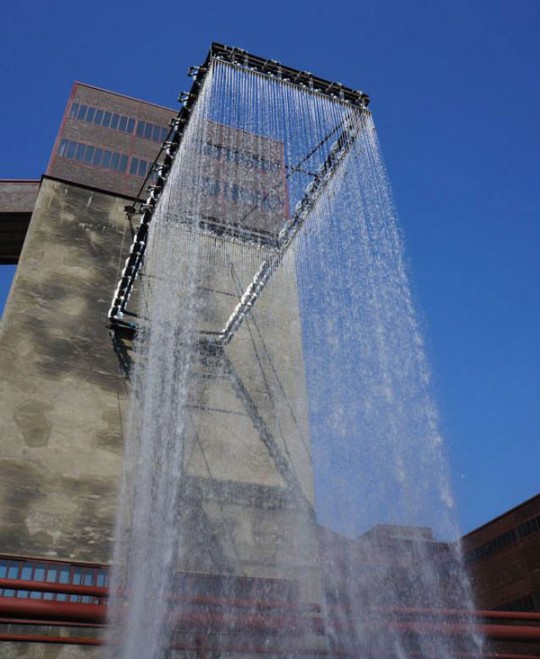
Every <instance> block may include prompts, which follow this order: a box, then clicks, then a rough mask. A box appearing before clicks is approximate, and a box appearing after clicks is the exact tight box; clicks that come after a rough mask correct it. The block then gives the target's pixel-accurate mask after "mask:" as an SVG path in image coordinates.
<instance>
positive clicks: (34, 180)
mask: <svg viewBox="0 0 540 659" xmlns="http://www.w3.org/2000/svg"><path fill="white" fill-rule="evenodd" d="M0 183H28V184H31V185H35V184H36V183H41V178H1V177H0Z"/></svg>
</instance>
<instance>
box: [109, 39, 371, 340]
mask: <svg viewBox="0 0 540 659" xmlns="http://www.w3.org/2000/svg"><path fill="white" fill-rule="evenodd" d="M212 61H224V62H227V63H228V64H230V65H232V66H237V67H239V68H242V69H245V70H248V71H254V72H256V73H258V74H260V75H264V76H268V77H271V78H275V79H277V80H279V81H280V82H287V83H290V84H293V85H298V86H300V87H302V89H304V90H306V91H307V92H311V93H314V94H322V95H324V96H327V97H329V98H332V99H334V100H337V101H339V102H341V103H345V104H350V105H351V110H352V109H353V107H354V108H355V109H356V110H361V111H362V110H363V111H365V110H367V107H368V104H369V96H368V95H367V94H364V93H363V92H361V91H357V90H354V89H351V88H349V87H345V86H343V85H341V84H340V83H336V82H330V81H328V80H325V79H323V78H318V77H316V76H313V75H312V74H311V73H307V72H303V71H299V70H297V69H293V68H290V67H287V66H284V65H282V64H280V63H279V62H276V61H275V60H269V59H264V58H262V57H259V56H257V55H252V54H250V53H247V52H246V51H245V50H242V49H240V48H233V47H230V46H224V45H223V44H219V43H213V44H212V46H211V48H210V51H209V53H208V55H207V57H206V59H205V61H204V63H203V64H202V66H199V67H191V68H190V69H189V71H188V75H189V76H190V77H192V78H193V84H192V86H191V89H190V91H189V92H188V93H182V94H180V96H179V99H178V100H179V102H180V103H182V107H181V109H180V111H179V112H178V115H177V116H176V117H175V118H174V119H173V120H172V121H171V126H170V131H169V134H168V136H167V140H166V141H165V142H164V143H163V146H162V148H161V149H160V151H159V153H158V155H157V157H156V160H155V161H154V163H153V166H152V168H151V170H150V172H149V174H148V176H147V178H146V179H145V181H144V183H143V186H142V188H141V193H142V192H143V191H144V188H145V186H146V185H147V183H148V180H149V178H150V176H151V175H152V174H154V175H155V182H154V183H153V184H152V185H150V186H148V188H147V191H148V196H147V198H146V201H145V202H144V203H142V204H141V203H140V202H137V203H138V204H139V206H138V208H137V206H135V205H134V206H128V207H126V214H127V215H128V216H129V217H131V216H132V215H135V214H136V213H139V214H140V215H141V219H140V222H139V226H138V228H137V230H136V232H135V236H134V239H133V242H132V244H131V247H130V251H129V255H128V257H127V259H126V262H125V265H124V268H123V270H122V274H121V276H120V279H119V281H118V284H117V286H116V290H115V293H114V297H113V300H112V304H111V307H110V309H109V313H108V326H109V328H110V330H111V333H112V335H113V339H115V340H116V339H118V338H132V337H133V335H134V334H135V332H136V330H137V326H136V324H135V323H134V322H132V321H129V320H126V319H125V318H124V315H128V316H129V315H131V316H132V315H133V314H130V313H129V312H127V311H126V306H127V303H128V301H129V298H130V296H131V293H132V291H133V286H134V284H135V280H136V278H137V276H138V274H139V272H140V269H141V266H142V261H143V257H144V253H145V251H146V243H147V239H148V228H149V225H150V222H151V220H152V217H153V214H154V211H155V209H156V207H157V203H158V201H159V198H160V196H161V193H162V191H163V188H164V186H165V183H166V180H167V178H168V175H169V172H170V170H171V167H172V164H173V161H174V158H175V156H176V153H177V151H178V148H179V146H180V143H181V141H182V138H183V135H184V132H185V129H186V126H187V125H188V123H189V119H190V116H191V112H192V110H193V107H194V105H195V103H196V102H197V99H198V96H199V93H200V90H201V88H202V85H203V82H204V78H205V76H206V73H207V72H208V70H209V68H210V66H211V64H212ZM355 137H356V136H355V134H354V130H353V129H352V126H351V124H350V123H348V122H344V124H343V126H342V127H341V131H340V134H339V136H338V137H337V140H336V142H335V143H334V145H333V146H332V149H331V151H330V155H329V156H328V158H327V159H326V161H325V162H324V163H323V165H322V167H321V169H320V170H319V172H317V173H316V174H315V175H314V180H313V181H312V182H311V183H310V184H309V185H308V187H307V188H306V191H305V194H304V197H303V198H302V200H301V201H300V202H299V204H298V205H297V208H296V210H295V213H294V215H293V217H292V218H291V219H290V220H289V221H288V222H287V223H286V225H285V226H284V228H283V229H282V231H281V232H280V235H279V237H278V241H277V243H276V245H275V248H276V254H275V255H274V256H273V257H271V258H270V259H266V260H265V261H264V262H263V264H262V266H261V269H260V270H259V272H258V273H257V274H256V276H255V278H254V280H253V282H252V283H251V284H250V286H249V287H248V288H247V289H246V291H245V293H244V295H243V296H242V297H241V300H240V302H239V304H238V305H237V308H236V309H235V311H234V312H233V315H232V316H231V318H230V319H229V321H228V322H227V324H226V326H225V328H224V329H223V332H222V335H221V336H220V338H218V339H216V343H217V344H218V346H219V347H223V346H224V345H226V344H227V343H229V342H230V340H231V338H232V336H233V335H234V333H235V332H236V330H237V329H238V327H239V326H240V325H241V324H242V321H243V318H244V317H245V315H246V314H247V313H248V312H249V310H250V309H251V307H252V306H253V304H254V303H255V301H256V299H257V298H258V297H259V294H260V292H261V290H262V288H264V286H265V285H266V283H267V281H268V279H269V278H270V276H271V274H272V273H273V272H274V270H275V269H276V267H277V266H278V265H279V263H280V261H281V258H282V256H283V254H284V252H285V251H286V249H287V248H288V246H289V245H290V243H291V242H292V239H293V238H294V236H295V235H296V233H297V232H298V230H299V228H300V226H301V225H302V223H303V220H304V219H305V217H306V215H307V214H308V212H309V210H311V208H312V207H313V206H314V205H315V203H316V201H317V199H318V198H319V196H320V194H321V192H322V190H323V189H324V188H325V187H326V184H327V183H328V181H329V180H330V178H331V177H332V176H333V173H334V171H335V168H336V167H337V166H338V165H339V163H340V162H341V160H342V159H343V156H344V155H345V153H346V152H347V151H348V149H349V147H350V145H351V143H352V141H353V140H354V139H355ZM160 159H162V161H161V162H159V161H160ZM139 196H142V194H140V195H139Z"/></svg>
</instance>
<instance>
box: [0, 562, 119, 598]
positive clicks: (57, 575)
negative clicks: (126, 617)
mask: <svg viewBox="0 0 540 659" xmlns="http://www.w3.org/2000/svg"><path fill="white" fill-rule="evenodd" d="M0 578H1V579H19V580H22V581H40V582H47V583H55V584H65V585H74V586H99V587H105V586H107V572H106V571H105V570H104V569H102V568H94V567H82V566H78V565H69V564H65V563H64V564H62V563H58V564H55V563H40V562H34V561H27V560H5V559H1V560H0ZM0 597H18V598H20V599H39V600H41V599H42V600H55V601H57V602H68V601H69V602H82V603H85V604H87V603H98V602H99V599H97V598H95V597H92V596H89V595H67V594H65V593H46V592H45V593H44V592H41V591H33V590H22V589H19V588H17V589H13V588H0Z"/></svg>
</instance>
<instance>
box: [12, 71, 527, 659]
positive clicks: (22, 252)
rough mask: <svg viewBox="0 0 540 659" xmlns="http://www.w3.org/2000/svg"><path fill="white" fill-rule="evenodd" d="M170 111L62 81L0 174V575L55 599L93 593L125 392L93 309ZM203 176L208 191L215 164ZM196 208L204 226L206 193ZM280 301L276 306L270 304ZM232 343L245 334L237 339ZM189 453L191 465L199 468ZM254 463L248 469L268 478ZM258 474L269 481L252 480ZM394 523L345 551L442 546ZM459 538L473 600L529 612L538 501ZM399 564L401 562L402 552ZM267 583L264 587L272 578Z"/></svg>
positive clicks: (308, 485) (104, 296)
mask: <svg viewBox="0 0 540 659" xmlns="http://www.w3.org/2000/svg"><path fill="white" fill-rule="evenodd" d="M175 114H176V113H175V111H174V110H172V109H168V108H163V107H160V106H156V105H153V104H150V103H145V102H142V101H137V100H135V99H131V98H128V97H125V96H122V95H119V94H116V93H113V92H109V91H105V90H101V89H98V88H96V87H92V86H89V85H84V84H81V83H75V84H74V86H73V89H72V92H71V95H70V98H69V101H68V104H67V106H66V110H65V113H64V116H63V118H62V122H61V127H60V130H59V133H58V136H57V138H56V140H55V143H54V146H53V150H52V153H51V158H50V161H49V164H48V167H47V170H46V173H45V175H44V176H43V177H42V179H41V182H38V181H0V238H1V244H0V259H1V262H2V263H11V264H14V263H18V269H17V272H16V276H15V279H14V282H13V286H12V292H11V295H10V299H9V303H8V305H7V307H6V309H5V312H4V316H3V319H2V327H1V332H2V333H1V338H0V360H1V361H0V387H1V392H2V393H1V400H0V420H1V426H2V434H1V438H0V442H1V447H2V448H1V456H0V552H1V554H2V556H3V558H1V559H0V580H2V579H9V578H11V579H18V580H24V579H27V580H29V581H37V582H39V581H47V582H49V583H51V584H54V583H58V584H75V585H80V584H82V585H86V586H88V587H89V588H95V589H97V590H95V591H92V592H90V591H88V594H87V595H82V594H79V595H74V594H72V595H68V594H66V593H65V592H62V593H61V595H58V596H57V595H54V596H51V597H55V598H56V600H57V601H59V602H62V601H67V598H68V597H71V598H77V597H78V598H83V597H87V598H89V599H88V600H83V599H79V600H76V599H71V600H70V601H72V602H74V601H78V602H84V601H94V600H92V598H96V597H97V594H96V593H98V589H100V588H104V587H105V585H106V579H107V574H106V568H105V566H106V564H107V563H108V562H109V560H110V556H111V543H112V536H113V528H114V517H115V511H116V496H117V488H118V475H119V473H120V467H121V462H122V451H123V442H124V439H125V438H124V429H125V416H126V404H127V394H128V385H127V383H126V379H125V372H124V370H123V369H122V365H121V362H119V360H118V359H117V356H116V355H115V352H114V349H113V345H112V343H111V337H110V333H109V330H108V329H107V326H106V318H107V312H108V309H109V306H110V302H111V295H112V292H113V290H114V287H115V284H116V282H117V279H118V273H119V268H120V264H121V260H122V259H123V258H125V254H126V251H127V247H128V243H129V241H130V240H131V227H130V223H129V220H128V218H127V217H126V214H125V208H126V206H130V205H132V204H133V203H134V202H135V201H136V200H137V199H138V198H139V199H140V198H141V197H144V195H145V186H146V185H147V184H149V183H151V179H152V177H153V176H154V175H155V172H154V171H153V169H152V163H154V161H155V160H156V158H158V157H159V154H160V151H161V148H162V143H163V142H164V141H165V140H166V139H167V136H168V133H169V124H170V121H171V119H172V118H173V117H174V116H175ZM212 131H213V132H216V133H217V132H219V130H218V128H217V127H211V131H210V132H212ZM246 139H247V138H246ZM213 141H214V144H213V146H212V145H211V146H210V147H209V148H211V150H212V154H211V156H212V162H213V163H214V165H215V162H216V158H217V159H218V160H219V161H220V162H221V161H223V163H222V164H223V166H225V167H226V166H227V160H228V159H230V158H231V157H232V156H230V155H228V154H227V153H225V142H226V138H224V137H223V136H221V137H220V138H219V139H218V138H217V137H216V138H215V139H214V140H213ZM273 148H274V147H273ZM274 150H275V154H276V155H275V156H274V157H273V158H272V159H271V161H269V163H267V164H264V163H262V162H258V163H257V165H258V166H260V167H263V166H267V167H270V166H272V167H275V168H278V167H279V166H280V164H279V163H280V156H279V148H278V146H276V147H275V149H274ZM216 153H217V156H216ZM237 157H238V156H237ZM211 178H212V181H213V182H212V181H210V182H209V185H210V186H214V187H215V188H216V194H217V193H218V192H217V187H219V175H213V176H212V177H211ZM255 192H256V191H255ZM219 194H222V195H223V194H225V192H224V191H223V190H221V189H220V190H219ZM226 194H227V195H229V197H230V198H228V200H227V203H237V202H238V198H239V197H240V196H242V195H252V194H254V191H253V189H250V188H249V185H247V186H246V185H245V183H244V188H242V189H240V187H239V186H237V189H236V190H232V189H231V190H227V192H226ZM285 195H286V186H283V189H281V190H279V194H278V195H276V199H275V200H274V201H272V203H276V204H283V203H284V202H283V198H284V197H285ZM268 203H270V202H268ZM207 211H208V212H207V215H208V218H207V220H208V221H209V222H210V223H211V222H212V204H211V203H210V202H209V205H208V208H207ZM268 217H269V216H268V215H266V214H265V213H264V212H263V213H262V214H261V215H260V216H258V217H257V216H255V217H253V218H252V221H253V222H254V223H255V225H256V226H255V225H254V230H257V231H258V232H259V233H260V234H261V236H262V237H263V238H264V237H267V236H268V235H271V234H272V231H273V227H271V226H269V224H268ZM30 218H31V219H30ZM231 297H234V296H233V295H232V293H231ZM280 304H281V305H282V306H286V302H285V301H284V300H281V301H280ZM217 306H218V305H216V309H217ZM266 313H268V314H271V313H272V309H271V308H270V307H268V309H266ZM291 313H292V312H291ZM291 322H292V321H291ZM296 338H297V337H293V339H294V340H296ZM246 346H247V339H246V343H245V344H242V346H241V347H242V349H243V348H246ZM239 349H240V348H239ZM246 349H247V348H246ZM238 360H239V363H241V364H242V361H241V359H240V356H238ZM232 434H233V430H232V429H231V436H232ZM208 436H209V437H211V433H210V434H209V435H208ZM257 450H258V449H257ZM253 455H255V450H254V451H253ZM214 457H215V463H216V465H218V466H220V468H222V469H225V471H226V470H227V469H229V471H230V470H232V471H234V470H235V469H243V468H244V466H243V464H242V460H248V458H249V456H248V457H246V456H245V455H244V456H242V455H239V459H238V462H237V463H236V464H234V465H223V464H221V465H220V464H219V455H218V456H214ZM293 457H294V456H293ZM199 458H200V459H199V462H200V463H201V464H200V465H199V464H198V463H197V464H195V463H194V464H195V467H196V468H197V469H199V470H200V471H201V474H199V473H198V472H197V474H196V475H197V477H201V475H203V476H204V474H203V473H202V472H203V471H204V469H203V467H204V464H203V459H202V457H200V456H199ZM258 459H259V458H258V456H255V457H254V458H253V460H252V463H251V464H247V463H246V464H247V466H246V469H248V468H249V469H252V468H253V464H256V462H257V460H258ZM295 459H296V458H295ZM297 459H298V461H299V462H300V461H301V459H302V458H301V457H299V458H297ZM248 462H249V460H248ZM263 467H264V474H262V475H261V479H264V478H268V470H267V469H266V466H265V465H263ZM197 469H195V471H197ZM300 471H301V470H300ZM305 471H306V473H304V474H302V478H303V482H302V486H303V487H304V489H305V490H306V491H307V492H308V496H309V497H312V487H313V486H312V482H311V474H310V473H308V472H309V469H308V470H305ZM229 477H230V474H229V475H228V476H227V479H228V478H229ZM227 479H225V478H223V479H222V480H223V481H224V482H225V481H226V480H227ZM270 480H271V479H270ZM275 480H276V482H278V481H279V478H278V476H277V475H276V476H275ZM216 482H217V481H216ZM261 482H262V481H261ZM269 485H274V483H273V482H269V483H266V482H264V486H265V487H268V486H269ZM255 486H256V484H255V483H251V484H249V486H246V498H251V499H253V498H256V495H257V492H256V487H255ZM231 515H232V513H231ZM268 516H269V515H268ZM260 520H263V521H264V519H263V518H262V517H260V518H259V520H258V521H257V523H258V524H259V525H260V526H264V524H262V522H261V521H260ZM255 526H256V523H255V522H254V523H253V528H255ZM270 526H271V525H270ZM263 531H264V530H263ZM263 531H261V532H263ZM394 531H395V533H394ZM394 531H392V529H391V528H385V529H379V531H378V532H375V533H374V534H372V536H370V538H364V539H359V540H360V542H359V543H358V547H359V549H358V550H357V549H354V551H355V552H357V554H358V557H359V558H358V561H359V562H360V561H361V558H362V549H361V545H362V543H363V542H364V543H365V542H373V541H374V538H375V540H377V542H381V538H382V539H383V540H384V541H385V542H386V545H385V546H387V547H389V549H388V551H389V552H391V551H392V547H395V548H397V549H396V551H399V552H400V554H401V558H402V560H403V547H404V546H406V547H408V548H411V549H410V555H411V557H413V556H414V544H415V542H429V543H430V544H432V545H433V547H434V551H437V552H439V553H440V554H441V555H443V556H444V555H446V550H445V548H444V547H443V546H442V545H441V543H435V542H434V541H433V538H432V537H431V536H430V534H429V532H427V534H426V532H424V531H423V532H421V533H420V532H418V533H409V535H407V534H406V537H402V536H403V534H404V533H405V531H404V530H403V529H395V530H394ZM271 532H272V529H270V532H269V535H271ZM250 533H251V529H250ZM396 533H397V534H398V536H399V537H398V538H397V540H396V538H394V536H395V534H396ZM400 534H401V535H400ZM247 535H249V533H248V534H247ZM375 536H377V537H375ZM319 540H320V538H319ZM336 542H337V541H336V539H334V538H330V536H329V535H328V534H326V535H324V537H323V538H322V544H323V546H324V545H327V553H328V556H331V555H332V553H333V552H334V553H335V552H336V547H337V546H338V545H339V543H337V544H336ZM463 546H464V549H465V552H466V556H467V560H468V564H469V570H470V574H471V578H472V583H473V588H474V591H475V596H476V604H477V607H478V608H480V609H505V610H515V611H539V612H540V563H539V556H540V497H536V498H534V499H531V500H530V501H528V502H525V503H524V504H522V506H519V507H518V508H516V509H514V510H512V511H510V512H509V513H507V514H506V515H503V516H501V517H500V518H497V519H496V520H493V521H492V522H489V523H488V524H486V525H484V526H483V527H481V528H480V529H477V530H476V531H473V532H471V533H469V534H467V535H466V536H465V537H464V538H463ZM257 547H258V551H259V553H260V555H261V556H262V555H263V554H264V553H265V552H266V553H267V554H268V555H270V554H271V553H272V547H271V546H270V545H268V544H265V543H264V542H261V538H254V539H253V542H252V545H250V547H249V548H247V549H246V553H248V552H252V553H253V551H254V550H255V549H257ZM340 551H341V549H340ZM347 551H348V552H350V551H351V549H350V546H349V547H348V548H347ZM269 560H270V559H269ZM411 561H412V559H411ZM400 568H401V571H402V572H403V573H404V572H406V570H407V568H408V564H407V563H406V562H405V563H404V564H403V565H401V566H400ZM347 576H348V575H344V577H343V578H344V579H346V578H347ZM186 583H187V582H186ZM283 583H284V582H282V583H281V586H280V582H278V581H275V582H273V586H272V587H273V588H274V589H277V590H278V589H279V587H282V588H285V586H284V585H283ZM188 587H189V584H188V585H187V586H186V588H188ZM267 588H271V587H270V586H267ZM248 590H249V587H248V586H246V592H247V591H248ZM277 590H276V592H277ZM14 592H15V591H14V590H13V589H9V588H6V585H5V583H4V584H3V586H2V587H1V588H0V595H2V596H3V597H12V596H13V593H14ZM21 592H23V591H21ZM45 595H47V593H43V592H41V594H40V595H39V596H38V595H36V599H40V598H41V599H46V598H45ZM26 597H29V595H28V592H27V594H26ZM58 597H63V598H65V599H64V600H61V599H58ZM21 598H23V596H21ZM96 601H97V600H96ZM0 618H1V616H0ZM0 624H2V623H1V622H0ZM66 656H67V655H66Z"/></svg>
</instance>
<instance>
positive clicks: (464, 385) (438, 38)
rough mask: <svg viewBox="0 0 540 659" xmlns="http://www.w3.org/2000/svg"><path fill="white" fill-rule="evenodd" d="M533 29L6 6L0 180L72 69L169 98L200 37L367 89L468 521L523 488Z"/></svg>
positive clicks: (532, 262)
mask: <svg viewBox="0 0 540 659" xmlns="http://www.w3.org/2000/svg"><path fill="white" fill-rule="evenodd" d="M539 28H540V3H539V2H538V1H537V0H505V1H503V0H476V1H472V0H455V1H454V2H448V1H447V0H407V1H403V0H369V1H368V0H354V1H353V0H348V1H344V0H334V1H333V2H327V3H322V2H319V1H318V0H311V1H310V2H306V1H304V0H299V1H295V0H288V1H287V2H284V1H283V0H277V1H274V2H272V3H269V4H264V3H253V2H245V1H244V0H242V1H235V0H231V1H229V2H224V1H221V2H218V1H211V2H204V1H202V0H200V1H199V2H193V3H190V4H188V3H185V2H181V1H179V0H176V2H171V1H170V0H163V1H162V2H160V3H159V4H156V5H152V4H151V3H147V2H146V3H141V2H138V1H137V0H130V1H129V2H127V1H124V0H118V1H115V0H109V1H108V2H105V1H103V0H94V1H93V2H86V1H84V0H79V1H78V2H73V1H70V2H67V1H64V0H51V1H50V2H47V3H44V2H42V1H37V0H27V1H26V2H24V3H11V4H10V6H9V8H8V9H5V10H4V12H3V17H2V23H1V25H0V49H1V52H2V62H3V66H2V70H1V72H0V80H1V89H2V91H3V98H4V102H3V103H2V104H1V105H0V115H1V120H0V125H1V127H2V128H1V130H2V149H1V150H0V178H38V177H39V176H40V175H41V173H42V172H43V171H44V169H45V168H46V165H47V160H48V156H49V153H50V150H51V148H52V144H53V141H54V137H55V134H56V131H57V129H58V126H59V122H60V118H61V115H62V112H63V108H64V106H65V103H66V100H67V96H68V93H69V90H70V87H71V84H72V82H73V81H74V80H80V81H83V82H87V83H90V84H94V85H97V86H101V87H105V88H108V89H112V90H115V91H119V92H122V93H125V94H128V95H131V96H135V97H139V98H143V99H146V100H150V101H153V102H156V103H160V104H163V105H170V106H172V107H175V106H176V97H177V94H178V92H179V91H182V90H185V89H187V88H189V79H188V78H186V76H185V71H186V69H187V67H188V66H189V65H192V64H198V63H200V62H201V61H202V60H203V59H204V56H205V54H206V51H207V49H208V46H209V44H210V42H211V41H213V40H215V41H221V42H223V43H227V44H230V45H236V46H240V47H242V48H245V49H246V50H249V51H251V52H254V53H256V54H261V55H263V56H268V57H269V58H272V59H277V60H280V61H282V62H284V63H286V64H288V65H290V66H293V67H296V68H299V69H303V70H308V71H311V72H313V73H315V74H317V75H319V76H321V77H326V78H329V79H331V80H338V81H340V82H343V83H344V84H347V85H349V86H351V87H355V88H359V89H362V90H364V91H366V92H368V93H369V94H370V95H371V97H372V110H373V113H374V118H375V121H376V124H377V127H378V130H379V137H380V140H381V144H382V148H383V152H384V156H385V160H386V164H387V168H388V171H389V175H390V179H391V182H392V185H393V189H394V195H395V201H396V206H397V210H398V214H399V216H400V219H401V225H402V228H403V230H404V233H405V238H406V244H407V248H408V256H409V260H410V264H411V272H412V280H413V285H414V290H415V296H416V299H417V302H418V307H419V310H420V314H421V317H422V320H423V325H424V328H425V332H426V336H427V342H428V346H429V356H430V359H431V363H432V366H433V371H434V374H435V383H436V384H435V386H436V396H437V399H438V402H439V405H440V409H441V415H442V428H443V433H444V436H445V438H446V441H447V446H448V452H449V456H450V460H451V464H452V469H453V473H454V483H455V490H456V496H457V500H458V505H459V509H460V517H461V522H462V527H463V530H464V531H468V530H471V529H472V528H474V527H476V526H478V525H480V524H482V523H484V522H486V521H488V520H489V519H490V518H492V517H494V516H496V515H498V514H501V513H502V512H504V511H505V510H507V509H508V508H510V507H512V506H514V505H517V504H518V503H520V502H521V501H523V500H524V499H526V498H528V497H530V496H533V495H534V494H536V493H537V492H538V491H539V489H540V488H539V475H538V474H539V466H540V405H539V401H538V398H539V392H540V368H539V366H540V364H539V362H540V359H539V357H540V341H539V336H538V335H539V332H538V327H539V326H540V322H539V321H540V304H539V302H540V299H539V298H540V294H539V282H540V259H539V258H538V254H537V252H538V250H539V247H540V228H539V222H538V220H539V218H538V215H539V210H540V209H539V206H540V204H539V196H540V194H539V189H540V186H539V181H540V171H539V170H540V165H539V158H538V153H539V152H540V129H539V123H540V122H539V121H538V118H539V116H540V112H539V101H540V92H539V85H538V70H539V64H540V40H539V39H538V34H539ZM0 278H1V279H3V280H4V281H5V280H6V279H7V272H6V271H5V270H4V269H2V270H0Z"/></svg>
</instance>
